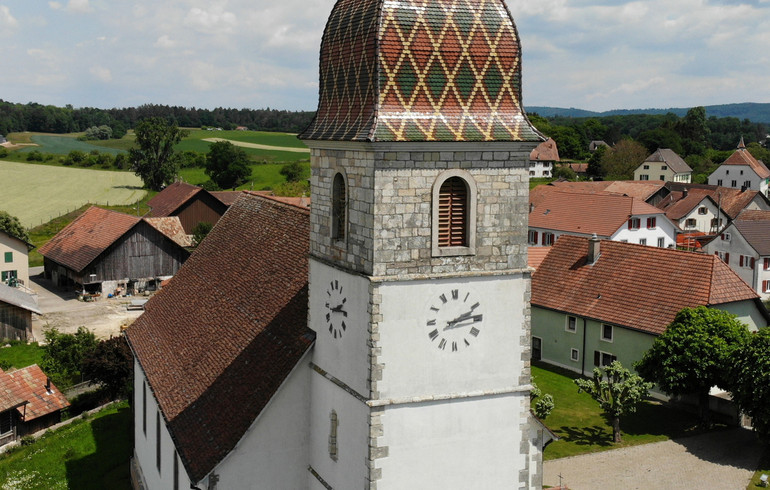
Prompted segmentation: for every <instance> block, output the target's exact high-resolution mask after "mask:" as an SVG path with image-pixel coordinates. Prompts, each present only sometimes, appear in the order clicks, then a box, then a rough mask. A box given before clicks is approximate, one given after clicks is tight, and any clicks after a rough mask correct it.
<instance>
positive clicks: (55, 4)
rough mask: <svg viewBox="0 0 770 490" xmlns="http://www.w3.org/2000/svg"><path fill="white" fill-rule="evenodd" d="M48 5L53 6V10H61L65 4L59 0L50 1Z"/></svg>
mask: <svg viewBox="0 0 770 490" xmlns="http://www.w3.org/2000/svg"><path fill="white" fill-rule="evenodd" d="M48 6H49V7H51V8H52V9H53V10H61V9H63V8H64V5H62V4H61V3H59V2H48Z"/></svg>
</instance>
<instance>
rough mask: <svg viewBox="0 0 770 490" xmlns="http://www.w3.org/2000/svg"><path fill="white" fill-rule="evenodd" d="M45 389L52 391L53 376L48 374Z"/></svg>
mask: <svg viewBox="0 0 770 490" xmlns="http://www.w3.org/2000/svg"><path fill="white" fill-rule="evenodd" d="M45 391H47V392H48V393H49V394H50V393H51V378H49V377H47V376H46V378H45Z"/></svg>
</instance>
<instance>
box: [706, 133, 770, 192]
mask: <svg viewBox="0 0 770 490" xmlns="http://www.w3.org/2000/svg"><path fill="white" fill-rule="evenodd" d="M769 179H770V170H768V168H767V167H766V166H765V164H764V163H763V162H761V161H759V160H757V159H756V158H754V155H752V154H751V153H750V152H749V150H747V149H746V145H745V144H744V143H743V138H741V141H740V143H739V144H738V149H737V150H735V152H734V153H733V154H732V155H730V157H728V158H727V160H725V161H724V162H722V165H720V166H719V167H718V168H717V169H716V170H714V172H712V173H711V175H709V184H710V185H717V186H724V187H732V188H733V189H746V190H752V191H759V192H761V193H762V194H764V195H765V196H768V180H769ZM768 197H770V196H768Z"/></svg>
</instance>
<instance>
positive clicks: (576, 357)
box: [569, 349, 580, 362]
mask: <svg viewBox="0 0 770 490" xmlns="http://www.w3.org/2000/svg"><path fill="white" fill-rule="evenodd" d="M569 358H570V359H571V360H572V361H574V362H578V361H579V360H580V351H579V350H577V349H571V350H570V352H569Z"/></svg>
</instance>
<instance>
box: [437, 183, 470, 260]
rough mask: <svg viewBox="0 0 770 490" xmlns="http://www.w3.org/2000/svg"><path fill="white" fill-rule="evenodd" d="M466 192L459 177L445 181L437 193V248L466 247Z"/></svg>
mask: <svg viewBox="0 0 770 490" xmlns="http://www.w3.org/2000/svg"><path fill="white" fill-rule="evenodd" d="M467 228H468V190H467V188H466V186H465V182H464V181H463V180H462V179H461V178H459V177H452V178H450V179H447V180H446V181H445V182H444V183H443V184H442V185H441V190H440V191H439V211H438V246H439V247H467V246H468V238H467V235H468V230H467Z"/></svg>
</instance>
